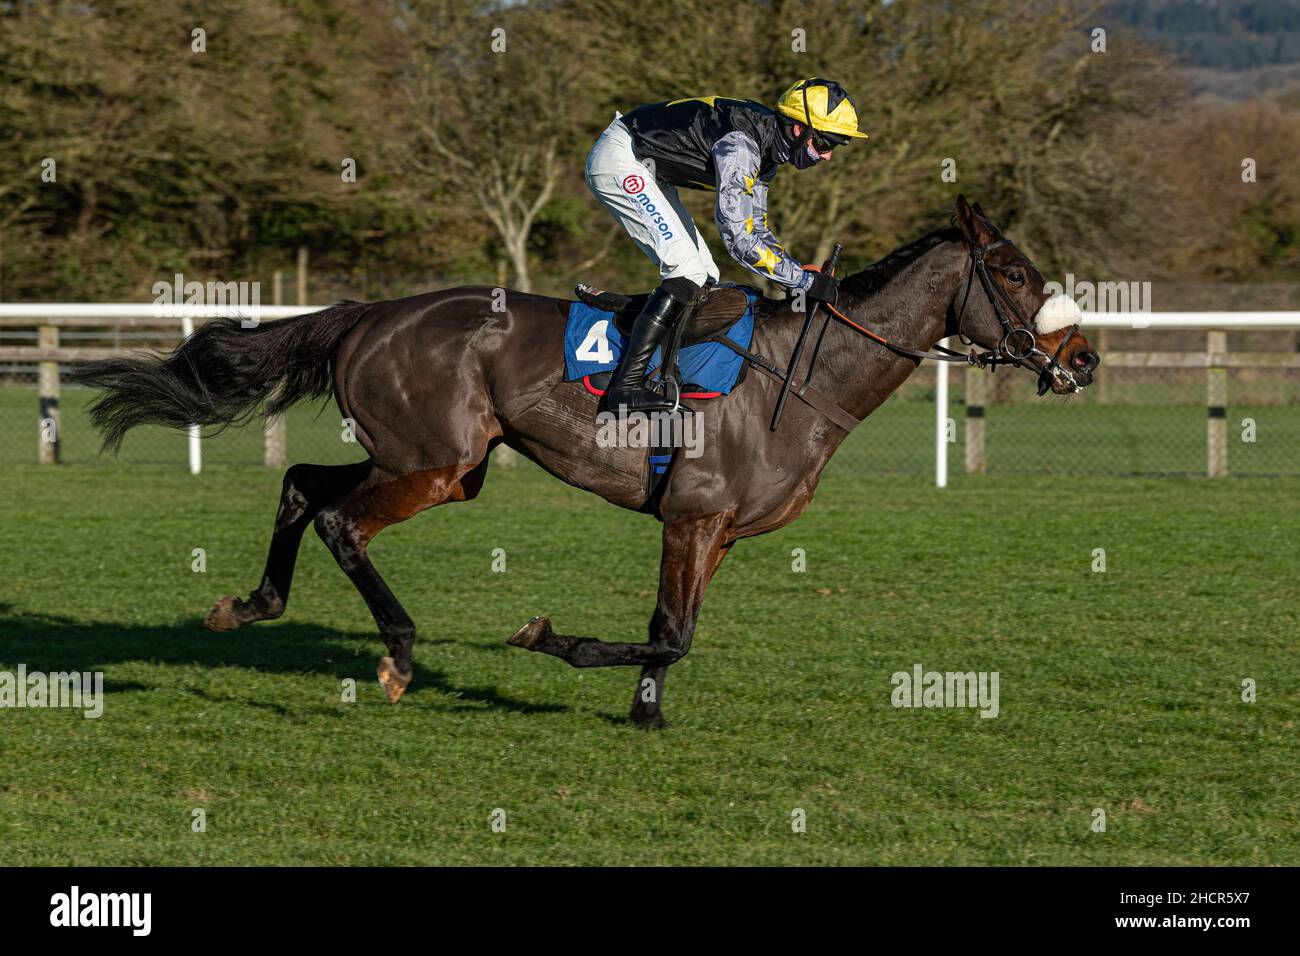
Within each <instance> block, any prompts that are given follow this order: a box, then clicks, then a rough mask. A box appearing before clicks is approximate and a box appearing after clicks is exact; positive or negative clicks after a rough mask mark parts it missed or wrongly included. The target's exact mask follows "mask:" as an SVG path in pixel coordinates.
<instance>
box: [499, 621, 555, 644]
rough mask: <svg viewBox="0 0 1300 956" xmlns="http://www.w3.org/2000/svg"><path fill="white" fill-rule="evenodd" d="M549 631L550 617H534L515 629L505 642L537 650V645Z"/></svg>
mask: <svg viewBox="0 0 1300 956" xmlns="http://www.w3.org/2000/svg"><path fill="white" fill-rule="evenodd" d="M550 633H551V621H550V618H545V617H535V618H533V619H532V620H531V621H529V622H528V623H527V624H525V625H524V626H523V627H521V628H520V629H519V630H517V631H515V633H514V635H513V636H511V637H510V638H509V639H508V640H507V641H506V643H507V644H513V645H514V646H515V647H522V648H526V649H527V650H530V651H535V650H537V645H538V644H540V643H541V642H542V640H543V639H545V638H546V637H547V636H549V635H550Z"/></svg>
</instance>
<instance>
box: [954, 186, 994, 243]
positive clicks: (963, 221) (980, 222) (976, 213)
mask: <svg viewBox="0 0 1300 956" xmlns="http://www.w3.org/2000/svg"><path fill="white" fill-rule="evenodd" d="M957 228H958V229H960V230H961V233H962V235H963V236H965V237H966V239H967V241H969V242H970V243H971V244H973V245H976V246H986V245H988V244H989V243H990V242H993V241H994V240H995V239H996V238H997V229H996V227H994V225H993V223H991V222H989V220H988V217H987V216H985V215H984V212H983V210H981V209H980V204H979V203H976V204H975V206H974V207H973V208H972V207H971V205H970V203H968V202H967V201H966V197H965V196H963V195H958V196H957Z"/></svg>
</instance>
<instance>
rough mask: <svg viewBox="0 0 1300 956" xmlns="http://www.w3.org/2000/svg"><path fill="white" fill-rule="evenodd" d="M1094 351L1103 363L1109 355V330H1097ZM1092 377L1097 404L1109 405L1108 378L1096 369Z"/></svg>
mask: <svg viewBox="0 0 1300 956" xmlns="http://www.w3.org/2000/svg"><path fill="white" fill-rule="evenodd" d="M1096 351H1097V354H1098V355H1101V356H1102V361H1103V362H1105V356H1106V355H1108V354H1109V353H1110V329H1098V330H1097V346H1096ZM1092 375H1093V387H1094V388H1096V389H1097V404H1098V405H1108V404H1110V399H1111V394H1110V376H1109V375H1107V374H1106V373H1105V372H1103V371H1102V370H1101V369H1097V370H1096V371H1095V372H1093V373H1092Z"/></svg>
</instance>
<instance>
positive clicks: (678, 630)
mask: <svg viewBox="0 0 1300 956" xmlns="http://www.w3.org/2000/svg"><path fill="white" fill-rule="evenodd" d="M716 517H717V516H716V515H710V516H709V518H710V519H712V518H716ZM728 517H729V516H728ZM698 521H699V519H684V520H683V521H677V522H673V523H671V524H666V525H664V545H663V558H662V560H661V562H660V565H659V603H658V604H657V605H656V606H655V614H654V617H652V618H651V619H650V642H651V643H654V642H655V641H656V640H658V641H661V642H663V643H665V644H667V645H669V646H672V647H676V648H680V650H681V653H680V654H678V655H677V657H675V658H673V660H679V659H681V658H682V657H684V656H685V654H686V652H687V651H688V650H690V647H691V636H692V635H693V634H694V633H695V622H696V620H697V619H698V618H699V616H700V605H701V604H702V603H703V602H704V589H705V588H706V587H708V584H709V581H710V580H711V579H712V578H713V573H714V572H715V571H717V570H718V566H719V565H720V564H722V559H723V558H725V557H726V556H727V552H728V551H730V550H731V544H730V543H729V542H728V541H727V539H726V532H727V531H729V530H730V521H723V522H721V523H720V527H719V526H718V525H715V524H714V523H713V522H712V521H707V520H706V521H705V523H704V525H703V527H701V525H700V524H699V523H695V524H692V522H698ZM671 663H672V661H668V662H666V663H663V664H648V665H646V666H645V667H643V668H641V676H640V677H639V678H638V679H637V685H636V692H635V693H634V694H633V695H632V713H631V718H632V723H634V724H636V725H637V726H638V727H642V728H645V729H647V730H657V729H659V728H661V727H666V726H667V723H666V722H665V721H664V718H663V713H662V710H661V704H662V702H663V695H664V677H665V675H666V674H667V673H668V665H669V664H671Z"/></svg>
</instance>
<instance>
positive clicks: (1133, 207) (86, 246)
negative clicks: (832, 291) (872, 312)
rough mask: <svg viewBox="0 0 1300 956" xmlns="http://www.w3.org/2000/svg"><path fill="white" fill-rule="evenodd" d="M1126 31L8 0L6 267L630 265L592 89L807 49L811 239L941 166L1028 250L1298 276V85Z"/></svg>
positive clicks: (379, 279)
mask: <svg viewBox="0 0 1300 956" xmlns="http://www.w3.org/2000/svg"><path fill="white" fill-rule="evenodd" d="M1108 9H1109V8H1108ZM1098 26H1101V27H1104V28H1105V29H1106V30H1107V36H1106V51H1105V52H1104V53H1102V52H1094V51H1093V44H1094V42H1095V40H1094V38H1093V36H1092V33H1091V31H1092V30H1093V28H1095V27H1098ZM198 31H201V32H198ZM1140 33H1141V31H1140V28H1138V27H1133V26H1131V25H1129V24H1128V22H1127V20H1126V19H1125V17H1124V16H1123V15H1121V14H1120V13H1113V12H1112V13H1105V12H1101V8H1100V7H1099V8H1098V9H1096V10H1092V11H1089V10H1085V9H1083V8H1082V7H1081V6H1080V5H1079V4H1077V3H1064V4H1056V3H1050V2H1043V0H943V2H923V0H908V2H896V3H892V4H882V3H880V2H878V0H859V2H854V0H801V2H783V0H764V2H754V0H751V2H744V0H738V2H728V3H716V2H713V0H678V2H671V3H661V4H645V3H642V2H634V0H582V2H561V0H554V2H533V3H506V4H487V5H485V4H482V3H469V2H463V0H353V2H349V3H328V2H324V0H278V2H277V0H208V2H204V3H188V2H179V3H171V4H161V3H158V2H156V0H116V2H86V0H82V2H68V3H61V2H23V0H9V2H5V3H0V298H3V299H7V300H11V301H12V300H91V301H95V300H114V299H116V300H126V299H139V298H141V297H144V296H147V294H148V290H149V288H150V286H151V285H152V284H153V283H154V282H157V281H159V280H165V279H169V278H170V276H171V275H172V274H173V273H176V272H181V273H184V274H185V275H186V276H187V277H191V278H198V279H209V278H212V279H221V280H225V281H234V280H251V279H260V280H263V281H265V280H266V279H267V278H268V277H269V274H270V271H271V270H273V269H277V268H286V267H289V266H290V265H291V264H292V261H293V256H294V252H295V250H296V249H297V248H298V247H299V246H304V245H305V246H306V247H307V248H308V249H309V250H310V252H311V256H312V261H313V263H314V268H315V269H316V270H317V271H318V272H327V273H331V274H336V275H341V276H343V277H344V281H345V282H347V281H350V282H351V283H352V285H353V291H357V292H359V291H361V290H362V289H365V290H367V291H370V292H372V293H374V294H381V293H387V294H392V293H396V292H402V291H413V290H414V289H418V288H429V287H431V286H436V285H438V284H445V283H447V282H452V281H456V282H459V281H470V280H472V281H487V282H498V281H500V282H505V283H508V284H510V285H513V286H516V287H524V288H533V289H537V290H539V291H547V292H552V291H562V290H564V289H566V288H569V287H571V285H572V283H573V282H574V281H575V280H576V279H589V280H593V281H597V282H600V283H604V284H608V285H611V286H613V285H622V286H626V287H629V288H633V287H646V286H647V285H649V284H651V283H652V282H653V281H654V278H655V276H654V270H653V267H652V266H651V265H650V263H649V262H648V261H646V260H645V259H644V258H643V257H641V256H640V254H639V253H638V252H637V251H636V249H635V248H634V247H633V246H632V244H631V242H629V241H627V240H626V238H625V237H624V236H622V234H621V233H617V232H616V231H615V230H614V228H613V224H612V222H611V221H610V220H609V219H608V217H607V216H606V215H605V213H604V212H603V211H602V210H601V209H600V207H599V206H597V204H596V203H595V201H594V200H593V199H592V198H591V197H590V196H589V194H588V193H587V190H586V186H585V184H584V182H583V176H582V172H583V161H584V158H585V154H586V151H587V149H588V148H589V147H590V145H591V143H592V142H593V141H594V139H595V137H596V136H597V135H598V133H599V132H600V130H601V129H602V128H603V127H604V126H605V125H606V124H607V123H608V122H609V120H610V118H611V116H612V115H613V112H614V110H615V109H622V110H627V109H629V108H631V107H633V106H635V105H637V104H639V103H643V102H650V101H654V100H661V99H667V98H674V97H680V96H689V95H705V94H712V93H721V94H727V95H734V96H745V97H752V98H755V99H760V100H763V101H766V102H771V101H773V100H774V99H775V98H776V96H777V95H778V94H779V93H780V92H781V91H782V90H783V89H784V88H785V87H786V86H788V85H789V84H790V83H791V82H792V81H793V80H795V79H797V78H800V77H804V76H813V75H825V76H832V77H835V78H837V79H839V80H840V81H841V82H843V83H844V84H845V85H846V86H847V87H848V88H849V89H850V90H851V91H852V92H853V93H854V96H855V98H856V100H857V102H858V105H859V111H860V113H861V116H862V125H863V128H864V129H866V130H867V131H868V132H869V133H870V134H871V138H870V139H869V140H867V141H866V143H865V144H859V145H855V146H854V147H852V148H847V149H844V150H841V151H839V152H837V154H836V156H835V158H834V159H833V160H832V161H831V162H830V163H829V164H827V165H826V166H825V167H824V168H819V169H816V170H814V171H811V172H808V173H795V172H792V171H787V172H785V173H784V174H782V175H781V176H778V178H777V180H776V183H775V186H774V189H773V197H772V211H773V217H772V222H773V225H774V227H775V228H776V230H777V233H778V235H780V236H781V237H782V239H783V240H784V241H785V242H786V244H787V246H788V247H790V248H791V250H792V251H793V252H794V253H795V254H796V255H798V256H800V257H802V258H803V259H805V260H806V261H820V260H821V259H822V258H824V257H825V255H826V254H827V252H828V250H829V248H830V245H831V243H833V242H841V243H843V244H844V245H845V249H846V257H847V260H848V264H849V265H850V266H855V265H858V264H861V263H863V262H866V261H869V260H872V259H876V258H879V257H880V256H882V255H884V254H885V253H886V252H888V251H889V250H890V249H892V248H894V247H895V246H897V245H899V244H901V243H903V242H905V241H907V240H909V239H911V238H914V237H915V236H916V235H918V234H919V233H921V232H923V231H926V230H928V229H931V228H934V227H936V226H938V225H941V224H942V223H943V222H944V221H946V220H947V218H948V216H949V215H950V214H951V209H952V201H953V197H954V196H955V194H956V193H957V192H959V191H961V192H965V193H966V194H967V195H969V196H971V197H973V198H978V199H980V200H981V201H982V202H983V204H984V206H985V207H986V208H987V209H989V210H990V211H991V212H993V213H994V214H995V216H996V217H997V218H998V220H999V221H1000V223H1001V224H1003V225H1004V227H1005V228H1006V229H1007V230H1008V231H1009V232H1011V233H1012V234H1013V235H1014V236H1015V238H1016V239H1017V241H1018V242H1020V244H1021V245H1022V246H1024V247H1025V248H1026V249H1027V250H1028V251H1029V252H1030V254H1031V255H1032V256H1034V257H1035V259H1036V260H1037V261H1038V262H1039V263H1040V264H1041V265H1042V266H1043V267H1044V268H1045V270H1047V271H1049V272H1050V273H1052V274H1060V273H1062V272H1064V271H1066V270H1069V271H1073V272H1074V273H1075V274H1076V275H1079V276H1090V277H1096V278H1106V277H1111V276H1117V277H1135V276H1136V277H1141V278H1152V279H1160V278H1169V279H1177V280H1180V281H1192V282H1195V281H1212V280H1233V281H1247V282H1249V281H1274V282H1277V281H1292V280H1295V279H1297V278H1300V187H1298V186H1297V184H1296V183H1295V179H1294V177H1293V176H1289V175H1288V173H1289V172H1290V170H1291V169H1293V168H1294V157H1295V156H1296V155H1297V154H1298V153H1300V121H1298V120H1297V111H1296V110H1295V109H1294V105H1295V104H1293V103H1285V102H1264V101H1257V102H1248V103H1244V104H1238V105H1236V106H1233V107H1231V108H1210V107H1198V108H1192V106H1191V105H1190V104H1189V103H1188V102H1187V101H1186V98H1185V96H1184V94H1183V92H1182V91H1181V89H1180V87H1179V82H1178V80H1177V79H1176V75H1175V72H1174V71H1173V70H1172V69H1171V64H1170V62H1168V61H1167V59H1166V57H1167V54H1162V53H1159V52H1157V51H1155V50H1154V49H1152V48H1150V47H1148V46H1147V45H1146V42H1145V41H1144V40H1143V39H1142V37H1141V35H1140ZM1247 159H1250V160H1253V161H1254V165H1255V169H1256V170H1257V172H1256V177H1257V181H1256V182H1251V183H1246V182H1243V181H1242V163H1243V161H1244V160H1247ZM949 160H950V161H951V163H947V164H946V161H949ZM353 164H354V165H355V181H352V178H351V177H350V176H349V175H347V173H348V171H349V170H350V169H351V168H352V165H353ZM945 165H947V167H948V168H952V169H954V170H955V174H956V179H955V181H948V180H946V179H945V178H944V176H943V173H944V169H945ZM950 178H951V177H949V179H950ZM710 201H711V197H710V196H709V195H708V194H704V193H701V194H698V195H694V196H689V197H688V203H689V204H690V205H691V208H692V210H693V211H694V212H695V214H696V217H697V221H699V222H700V223H701V225H702V226H704V227H705V228H706V229H708V230H709V233H708V234H711V226H709V225H708V224H710V223H711V220H712V214H711V207H710ZM715 248H716V245H715ZM719 252H720V250H719ZM719 261H721V259H720V260H719ZM724 275H725V276H726V277H728V278H741V277H742V276H743V275H744V273H742V272H741V271H740V270H739V268H738V267H730V268H728V267H724ZM349 277H350V279H349Z"/></svg>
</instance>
